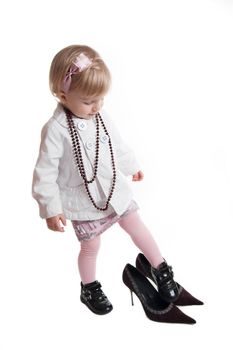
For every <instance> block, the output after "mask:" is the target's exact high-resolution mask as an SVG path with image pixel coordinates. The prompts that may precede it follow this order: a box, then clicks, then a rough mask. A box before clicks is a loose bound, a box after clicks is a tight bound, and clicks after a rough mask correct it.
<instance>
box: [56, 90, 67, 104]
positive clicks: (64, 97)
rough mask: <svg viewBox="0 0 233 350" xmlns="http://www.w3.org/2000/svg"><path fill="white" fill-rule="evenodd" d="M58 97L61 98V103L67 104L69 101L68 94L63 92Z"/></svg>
mask: <svg viewBox="0 0 233 350" xmlns="http://www.w3.org/2000/svg"><path fill="white" fill-rule="evenodd" d="M57 97H58V98H59V100H60V102H62V103H65V102H66V101H67V98H66V94H65V93H64V92H63V91H61V92H59V93H58V94H57Z"/></svg>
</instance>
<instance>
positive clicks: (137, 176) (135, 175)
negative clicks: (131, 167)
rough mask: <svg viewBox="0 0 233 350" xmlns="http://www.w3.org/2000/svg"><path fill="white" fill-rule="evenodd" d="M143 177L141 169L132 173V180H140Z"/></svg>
mask: <svg viewBox="0 0 233 350" xmlns="http://www.w3.org/2000/svg"><path fill="white" fill-rule="evenodd" d="M143 178H144V174H143V172H142V171H141V170H139V171H138V172H137V173H136V174H134V175H133V177H132V180H133V181H141V180H143Z"/></svg>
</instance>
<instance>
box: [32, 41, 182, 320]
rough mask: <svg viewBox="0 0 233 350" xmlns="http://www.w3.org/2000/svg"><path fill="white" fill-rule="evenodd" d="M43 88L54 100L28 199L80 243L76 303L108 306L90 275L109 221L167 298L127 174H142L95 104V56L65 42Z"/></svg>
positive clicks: (101, 84) (98, 89) (98, 93)
mask: <svg viewBox="0 0 233 350" xmlns="http://www.w3.org/2000/svg"><path fill="white" fill-rule="evenodd" d="M49 79H50V89H51V91H52V93H53V95H55V96H56V98H57V99H58V100H59V103H58V106H57V108H56V110H55V112H54V114H53V116H52V118H50V119H49V121H48V122H47V123H46V124H45V126H44V127H43V129H42V134H41V145H40V151H39V157H38V160H37V163H36V166H35V170H34V176H33V197H34V198H35V199H36V200H37V202H38V204H39V209H40V216H41V217H42V218H44V219H46V222H47V226H48V228H49V229H50V230H53V231H60V232H64V227H63V226H65V225H66V219H69V220H71V222H72V225H73V228H74V231H75V233H76V235H77V238H78V240H79V241H80V253H79V257H78V267H79V272H80V277H81V297H80V298H81V301H82V302H83V303H84V304H85V305H86V306H87V307H88V308H89V309H90V310H91V311H92V312H94V313H96V314H101V315H103V314H107V313H108V312H110V311H111V310H112V305H111V303H110V302H109V300H108V298H107V297H106V295H105V294H104V292H103V291H102V289H101V284H100V283H99V282H98V281H97V280H96V258H97V254H98V251H99V247H100V237H101V236H100V235H101V233H103V232H104V231H106V230H107V229H108V228H109V227H110V226H111V225H113V224H114V223H116V222H117V223H118V224H119V225H120V226H121V227H122V229H123V230H125V231H126V232H127V233H128V234H129V235H130V237H131V238H132V241H133V242H134V244H135V245H136V246H137V247H138V248H139V249H140V251H141V252H142V253H143V254H144V255H145V257H146V258H147V259H148V261H149V262H150V264H151V267H152V272H153V276H154V278H155V279H156V283H157V285H158V291H159V293H160V295H161V296H162V297H163V298H164V299H165V300H167V301H173V300H175V298H176V297H177V294H178V286H177V284H176V282H175V281H174V280H173V273H172V270H171V267H170V266H168V265H167V263H166V262H165V261H164V259H163V257H162V255H161V253H160V250H159V248H158V246H157V244H156V242H155V240H154V238H153V237H152V235H151V233H150V231H149V230H148V228H147V227H146V226H145V224H144V223H143V222H142V220H141V218H140V216H139V214H138V206H137V204H136V202H135V201H134V200H133V195H132V192H131V189H130V187H129V185H128V182H127V176H130V175H131V176H132V180H133V181H141V180H142V179H143V172H142V171H141V170H140V167H139V165H138V163H137V161H136V159H135V157H134V154H133V152H132V151H131V150H130V149H129V148H128V147H127V146H126V145H125V143H124V142H123V140H122V139H121V137H120V135H119V133H118V132H117V130H116V128H115V127H114V125H113V123H112V121H111V120H110V118H109V116H108V115H107V114H106V113H105V112H104V111H103V110H102V106H103V102H104V96H105V95H106V93H107V92H108V90H109V86H110V80H111V78H110V73H109V70H108V68H107V66H106V64H105V63H104V61H103V60H102V58H101V57H100V56H99V54H98V53H97V52H96V51H94V50H93V49H92V48H90V47H88V46H82V45H72V46H68V47H66V48H64V49H63V50H61V51H60V52H58V53H57V55H56V56H55V57H54V59H53V61H52V64H51V68H50V76H49Z"/></svg>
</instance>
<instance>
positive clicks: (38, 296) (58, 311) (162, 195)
mask: <svg viewBox="0 0 233 350" xmlns="http://www.w3.org/2000/svg"><path fill="white" fill-rule="evenodd" d="M232 3H233V1H231V0H228V1H227V0H222V1H221V0H195V1H190V0H183V1H182V0H176V1H174V0H166V1H162V0H159V1H157V0H154V1H152V0H151V1H149V0H144V1H137V0H134V1H126V0H124V1H119V0H118V1H115V2H113V1H107V0H98V1H94V0H89V1H79V0H76V1H71V0H66V1H59V0H56V1H49V0H48V1H46V2H43V4H41V3H40V2H35V1H27V0H22V1H8V2H7V3H6V5H1V7H2V8H1V9H0V14H1V15H0V16H1V21H0V23H1V28H0V29H1V55H0V57H1V58H0V59H1V65H0V77H1V80H0V81H1V84H0V88H1V178H2V180H1V191H0V200H1V214H2V215H1V236H0V237H1V244H0V250H1V251H0V269H1V275H0V276H1V277H0V283H1V289H0V293H1V297H0V303H1V305H0V320H1V326H0V333H1V334H0V348H1V350H9V349H11V350H13V349H25V350H27V349H30V350H31V349H33V350H37V349H38V350H41V349H56V350H60V349H62V350H67V349H69V350H74V349H80V348H81V347H83V348H85V349H111V348H114V349H116V348H119V347H121V348H133V349H159V348H163V349H178V348H179V349H182V350H183V349H187V348H188V349H190V350H192V349H197V348H199V349H204V348H208V349H211V348H212V347H213V346H215V347H216V348H220V347H221V348H222V349H224V350H227V349H231V348H232V340H231V339H232V337H231V334H230V332H231V329H232V325H231V324H230V312H232V311H233V310H232V301H231V300H232V267H233V264H232V259H231V256H232V246H231V240H230V237H231V235H232V229H233V222H232V209H233V199H232V197H233V139H232V112H233V104H232V96H233V64H232V62H233V46H232V44H233V5H232ZM76 43H77V44H87V45H90V46H93V47H94V48H95V49H96V50H97V51H99V53H100V54H101V55H102V56H103V58H104V60H105V61H106V63H107V64H108V66H109V68H110V70H111V72H112V76H113V84H112V89H111V92H110V93H109V95H108V97H107V98H106V104H105V107H106V109H107V110H108V112H110V114H111V115H112V118H114V120H115V123H116V124H117V126H118V127H119V129H120V130H121V133H122V136H124V138H126V140H127V141H128V143H129V144H130V145H131V146H132V147H133V148H134V150H135V152H136V154H137V156H138V159H139V161H140V162H141V165H142V170H143V171H144V173H145V179H144V181H143V182H140V183H133V184H132V186H133V190H134V192H135V197H136V199H137V201H138V203H139V205H140V208H141V216H142V217H143V218H144V220H145V222H146V223H147V225H148V226H149V227H150V228H151V231H152V232H153V234H154V236H155V238H156V240H157V241H158V243H159V245H160V248H161V250H162V252H163V255H164V256H165V258H166V259H167V260H168V262H169V263H170V264H172V266H173V268H174V271H175V277H176V280H177V281H178V282H179V283H180V284H182V285H183V286H184V287H185V288H186V289H188V290H189V291H190V292H192V293H193V294H194V295H195V296H196V297H199V298H200V299H202V300H203V301H204V302H205V305H204V306H196V307H195V306H192V307H186V308H183V309H182V310H183V311H184V312H186V313H187V314H188V315H190V316H191V317H193V318H195V319H196V320H197V324H196V325H194V326H187V325H169V324H161V323H155V322H152V321H150V320H148V319H147V318H146V316H145V314H144V312H143V309H142V307H141V305H140V303H139V300H138V299H137V297H136V296H135V298H134V299H135V306H134V307H132V306H131V304H130V293H129V290H128V289H127V288H126V287H125V286H124V284H123V283H122V280H121V273H122V270H123V268H124V266H125V264H126V263H127V262H129V263H131V264H134V261H135V257H136V255H137V253H138V251H137V249H136V248H135V247H134V245H133V244H132V243H131V241H130V239H129V238H128V237H127V235H126V234H125V233H124V232H123V231H122V230H121V229H120V228H119V227H118V226H117V225H116V226H114V227H113V228H112V229H110V230H109V231H108V232H106V233H105V234H104V236H103V237H102V238H103V239H102V250H101V252H100V255H99V260H98V276H97V277H98V279H99V280H100V281H101V282H102V284H103V289H104V291H105V292H106V294H107V295H108V297H109V299H110V300H111V301H112V303H113V305H114V310H113V312H112V313H110V314H109V315H106V316H96V315H94V314H92V313H91V312H89V311H88V310H87V309H86V308H85V306H84V305H83V304H81V303H80V301H79V293H80V286H79V275H78V270H77V265H76V259H77V255H78V250H79V243H78V242H77V240H76V238H75V236H74V233H73V231H72V228H71V225H70V224H68V226H67V228H66V232H65V234H60V233H55V232H52V231H48V230H47V228H46V225H45V222H44V221H43V220H41V219H40V218H39V216H38V208H37V204H36V202H35V201H34V200H33V199H32V197H31V193H30V191H31V178H32V171H33V167H34V164H35V161H36V158H37V154H38V147H39V139H40V130H41V127H42V125H43V124H44V123H45V122H46V121H47V119H48V118H49V117H50V116H51V114H52V112H53V109H54V107H55V105H56V102H55V101H54V98H53V97H52V96H51V94H50V91H49V88H48V70H49V66H50V62H51V60H52V58H53V56H54V55H55V54H56V53H57V51H59V50H60V49H61V48H63V47H65V46H67V45H70V44H76Z"/></svg>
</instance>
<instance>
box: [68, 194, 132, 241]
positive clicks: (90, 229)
mask: <svg viewBox="0 0 233 350" xmlns="http://www.w3.org/2000/svg"><path fill="white" fill-rule="evenodd" d="M137 209H138V205H137V203H136V202H135V201H132V202H131V203H130V205H129V206H128V208H127V209H126V211H125V212H124V213H123V214H122V215H117V214H116V213H115V212H114V213H112V214H110V215H109V216H107V217H106V218H102V219H98V220H88V221H79V220H72V225H73V228H74V231H75V234H76V236H77V238H78V240H79V241H88V240H89V239H92V238H94V237H96V236H98V235H100V234H101V233H103V232H104V231H106V230H107V229H108V228H109V227H111V226H112V225H113V224H115V223H116V222H118V221H119V220H120V219H121V218H123V217H124V216H126V215H128V214H130V213H132V212H134V211H136V210H137Z"/></svg>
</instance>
